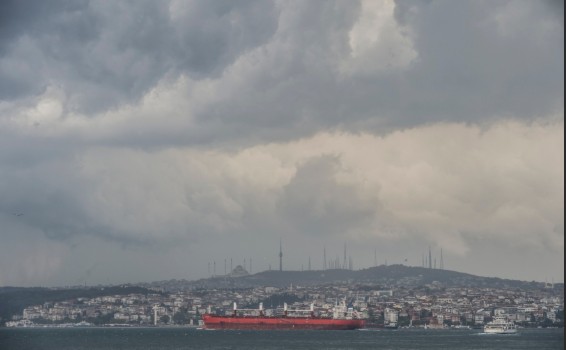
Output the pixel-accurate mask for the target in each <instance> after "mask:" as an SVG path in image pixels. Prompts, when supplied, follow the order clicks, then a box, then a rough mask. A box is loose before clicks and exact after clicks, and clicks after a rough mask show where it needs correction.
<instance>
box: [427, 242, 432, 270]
mask: <svg viewBox="0 0 566 350" xmlns="http://www.w3.org/2000/svg"><path fill="white" fill-rule="evenodd" d="M428 268H429V269H432V253H431V251H430V246H428Z"/></svg>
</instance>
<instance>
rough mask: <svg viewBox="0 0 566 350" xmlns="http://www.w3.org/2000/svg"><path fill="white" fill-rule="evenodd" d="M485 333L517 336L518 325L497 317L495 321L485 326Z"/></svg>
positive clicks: (502, 317)
mask: <svg viewBox="0 0 566 350" xmlns="http://www.w3.org/2000/svg"><path fill="white" fill-rule="evenodd" d="M483 332H484V333H486V334H515V333H517V325H515V322H513V321H510V320H507V318H505V317H504V316H495V318H494V319H493V321H491V322H488V323H486V324H485V326H484V327H483Z"/></svg>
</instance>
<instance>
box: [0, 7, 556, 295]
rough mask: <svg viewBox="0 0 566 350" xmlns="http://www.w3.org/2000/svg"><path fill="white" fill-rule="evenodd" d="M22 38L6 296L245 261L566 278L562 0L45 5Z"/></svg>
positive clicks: (1, 91) (23, 27) (12, 59)
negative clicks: (16, 289)
mask: <svg viewBox="0 0 566 350" xmlns="http://www.w3.org/2000/svg"><path fill="white" fill-rule="evenodd" d="M0 23H2V29H1V30H0V238H1V240H2V243H1V244H0V265H1V266H2V269H0V286H64V285H83V284H87V285H97V284H121V283H138V282H145V281H158V280H164V279H173V278H175V279H188V280H196V279H199V278H204V277H207V276H208V275H210V273H211V271H213V272H214V273H215V274H220V273H223V272H224V271H225V270H228V266H229V264H231V265H233V266H236V265H238V264H240V263H241V262H243V261H244V259H247V260H246V264H247V265H250V264H251V263H252V261H250V260H253V271H262V270H267V269H269V268H271V269H273V270H277V269H279V268H280V267H281V269H282V270H304V269H305V268H308V266H310V267H311V268H312V269H315V268H316V267H324V266H325V265H326V264H329V263H330V262H333V264H334V265H336V261H338V264H341V266H342V267H349V266H350V265H351V266H353V268H354V269H358V268H364V267H370V266H374V264H376V263H377V264H384V263H385V262H387V264H389V265H392V264H401V263H402V264H407V265H410V266H421V265H422V264H424V260H426V263H427V265H428V266H431V265H432V266H434V265H435V264H436V265H437V266H440V265H443V267H445V268H446V269H450V270H455V271H459V272H465V273H470V274H474V275H478V276H487V277H491V276H493V277H501V278H509V279H518V280H524V281H531V280H535V281H541V282H542V281H545V280H551V279H552V280H554V281H555V282H562V281H563V278H564V277H563V276H564V63H563V62H564V7H563V2H561V1H552V0H547V1H536V2H534V1H521V0H520V1H507V0H497V1H490V2H477V1H458V2H454V1H432V2H427V1H393V0H384V1H372V0H360V1H349V0H337V1H308V2H291V1H289V2H287V1H264V0H257V1H256V0H252V1H241V2H240V1H228V2H222V1H200V0H194V1H187V2H184V1H176V0H159V1H123V2H120V3H112V2H106V1H99V0H80V1H73V2H67V1H64V0H56V1H50V2H45V1H34V0H25V1H15V2H2V3H1V4H0ZM429 247H430V248H429ZM429 249H430V251H431V253H429ZM346 250H347V251H346ZM280 253H282V254H283V256H282V257H281V256H280V255H279V254H280ZM323 260H324V261H323ZM246 264H244V266H245V265H246ZM334 265H333V266H334ZM326 267H329V266H326Z"/></svg>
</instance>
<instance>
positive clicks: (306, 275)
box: [139, 265, 563, 291]
mask: <svg viewBox="0 0 566 350" xmlns="http://www.w3.org/2000/svg"><path fill="white" fill-rule="evenodd" d="M433 282H436V283H437V284H441V285H442V286H444V287H482V288H502V289H523V290H532V289H540V288H543V287H544V283H541V282H534V281H532V282H527V281H519V280H510V279H502V278H497V277H481V276H475V275H471V274H467V273H462V272H457V271H450V270H440V269H429V268H423V267H411V266H405V265H389V266H385V265H381V266H377V267H371V268H367V269H363V270H356V271H353V270H343V269H334V270H324V271H322V270H317V271H274V270H271V271H263V272H259V273H256V274H253V275H245V276H239V277H231V276H217V277H212V278H206V279H200V280H196V281H186V280H169V281H160V282H153V283H147V284H139V285H142V286H145V287H153V288H156V287H159V288H163V289H164V290H169V291H173V290H183V289H195V288H203V289H211V288H253V287H260V286H271V287H278V288H281V287H289V286H290V285H295V286H314V285H324V284H339V283H349V284H351V283H357V284H368V285H381V286H384V287H385V286H406V287H418V286H424V285H427V284H432V283H433ZM561 285H562V288H563V284H561Z"/></svg>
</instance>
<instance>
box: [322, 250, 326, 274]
mask: <svg viewBox="0 0 566 350" xmlns="http://www.w3.org/2000/svg"><path fill="white" fill-rule="evenodd" d="M323 259H324V261H323V263H322V269H323V270H326V246H324V252H323Z"/></svg>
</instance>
